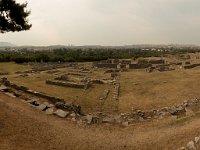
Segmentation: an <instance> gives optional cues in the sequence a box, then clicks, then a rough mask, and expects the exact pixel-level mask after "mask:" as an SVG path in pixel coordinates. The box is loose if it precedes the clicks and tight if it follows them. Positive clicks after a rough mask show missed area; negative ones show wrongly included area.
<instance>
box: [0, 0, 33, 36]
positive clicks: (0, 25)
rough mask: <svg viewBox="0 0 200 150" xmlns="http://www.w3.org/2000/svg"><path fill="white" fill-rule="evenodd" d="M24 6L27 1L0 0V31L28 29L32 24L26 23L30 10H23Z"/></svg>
mask: <svg viewBox="0 0 200 150" xmlns="http://www.w3.org/2000/svg"><path fill="white" fill-rule="evenodd" d="M26 7H27V2H26V3H23V4H20V3H17V2H16V1H15V0H0V33H5V32H16V31H17V32H19V31H23V30H29V29H30V28H31V26H32V25H31V24H29V23H28V19H27V17H28V16H29V15H30V11H27V10H25V9H26Z"/></svg>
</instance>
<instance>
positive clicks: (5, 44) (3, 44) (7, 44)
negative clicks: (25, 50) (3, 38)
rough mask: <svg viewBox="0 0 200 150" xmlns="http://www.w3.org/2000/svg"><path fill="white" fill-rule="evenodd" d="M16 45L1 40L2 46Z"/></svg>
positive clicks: (0, 44) (0, 45)
mask: <svg viewBox="0 0 200 150" xmlns="http://www.w3.org/2000/svg"><path fill="white" fill-rule="evenodd" d="M15 46H16V45H14V44H12V43H8V42H0V47H15Z"/></svg>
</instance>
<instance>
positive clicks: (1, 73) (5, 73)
mask: <svg viewBox="0 0 200 150" xmlns="http://www.w3.org/2000/svg"><path fill="white" fill-rule="evenodd" d="M5 75H9V73H8V72H0V76H5Z"/></svg>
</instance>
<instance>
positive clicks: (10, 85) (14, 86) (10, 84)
mask: <svg viewBox="0 0 200 150" xmlns="http://www.w3.org/2000/svg"><path fill="white" fill-rule="evenodd" d="M0 82H1V83H3V84H4V85H5V86H8V87H11V88H14V89H16V90H20V91H23V92H26V93H29V94H32V95H34V96H38V97H41V98H45V99H47V100H49V101H50V102H52V103H54V104H55V103H57V102H62V103H65V101H64V99H61V98H58V97H54V96H49V95H47V94H44V93H41V92H36V91H33V90H30V89H28V88H27V87H24V86H18V85H16V84H14V83H10V81H8V80H5V79H4V80H1V81H0Z"/></svg>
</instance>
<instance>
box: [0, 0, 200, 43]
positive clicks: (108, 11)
mask: <svg viewBox="0 0 200 150" xmlns="http://www.w3.org/2000/svg"><path fill="white" fill-rule="evenodd" d="M17 1H18V2H24V1H25V0H17ZM199 7H200V0H28V8H29V9H31V12H32V13H31V16H30V17H29V20H30V22H31V23H32V24H33V27H32V28H31V30H30V31H25V32H19V33H16V32H15V33H5V34H0V41H6V42H11V43H14V44H18V45H53V44H64V45H68V44H73V45H127V44H142V43H146V44H170V43H175V44H176V43H179V44H200V9H199Z"/></svg>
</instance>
